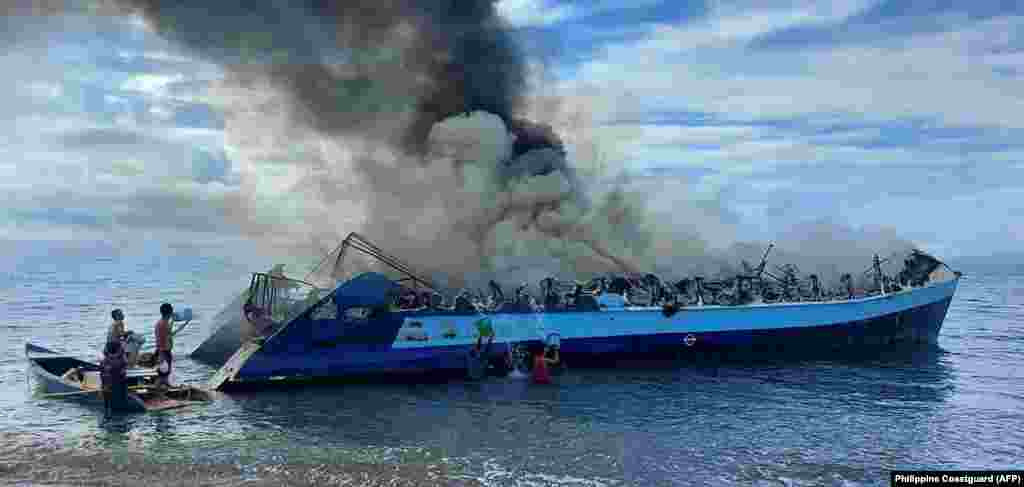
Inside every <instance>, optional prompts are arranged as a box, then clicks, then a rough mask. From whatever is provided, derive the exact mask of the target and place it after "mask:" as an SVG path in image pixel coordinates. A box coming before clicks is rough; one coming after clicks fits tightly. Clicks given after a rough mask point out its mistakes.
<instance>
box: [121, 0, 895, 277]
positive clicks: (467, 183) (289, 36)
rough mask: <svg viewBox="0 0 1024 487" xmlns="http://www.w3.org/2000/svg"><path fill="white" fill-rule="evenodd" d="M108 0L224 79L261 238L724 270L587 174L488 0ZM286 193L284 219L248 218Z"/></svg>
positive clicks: (580, 138)
mask: <svg viewBox="0 0 1024 487" xmlns="http://www.w3.org/2000/svg"><path fill="white" fill-rule="evenodd" d="M114 3H116V4H117V5H118V6H119V7H121V9H122V10H123V11H125V12H134V13H138V14H141V15H142V16H143V17H144V18H145V20H146V21H147V23H148V25H150V26H151V27H152V28H153V30H155V31H156V32H157V33H158V34H159V35H161V36H162V37H164V38H167V39H170V40H172V41H175V42H177V43H179V44H180V45H182V46H185V47H186V48H188V49H190V50H191V51H192V52H194V53H196V54H197V55H198V56H199V57H202V58H204V59H207V60H210V61H213V62H215V63H217V64H218V65H220V66H222V67H223V68H224V70H225V71H226V77H225V79H224V80H223V81H221V82H219V83H218V84H217V85H216V86H214V87H213V89H212V90H211V91H212V94H213V96H212V98H211V99H210V101H211V102H212V103H213V104H214V105H215V106H217V107H218V108H220V110H221V112H222V113H223V115H224V118H225V134H226V138H227V141H228V144H229V145H230V147H231V151H230V153H231V154H232V159H233V160H234V162H235V163H236V164H237V165H238V166H239V169H240V172H241V176H242V180H241V188H242V190H241V191H240V192H239V193H237V194H235V195H233V196H232V197H231V198H229V199H228V200H227V201H226V202H225V204H224V207H223V208H221V210H223V211H224V213H225V214H226V215H227V216H228V217H229V218H230V219H231V220H232V221H233V222H235V223H237V224H238V225H240V226H241V227H242V228H243V229H245V230H246V231H247V232H248V233H249V234H250V235H253V236H255V237H257V240H266V241H270V240H275V241H276V243H281V241H284V242H285V243H287V244H289V245H292V246H294V247H296V248H301V249H304V250H313V249H315V250H318V251H326V250H328V249H329V248H331V247H333V245H334V244H335V243H336V242H337V241H338V240H340V239H341V238H342V237H343V236H344V235H345V234H347V233H348V232H350V231H359V232H361V233H363V234H364V235H366V236H368V237H369V238H370V239H371V240H373V241H375V242H377V243H378V244H379V245H381V246H382V247H384V248H386V249H388V250H389V251H393V252H394V253H396V254H398V255H400V256H402V257H403V258H405V259H406V260H408V261H410V262H412V263H413V264H415V265H416V266H417V267H419V268H421V269H424V270H427V271H435V272H436V273H435V277H442V278H448V279H447V283H448V284H450V285H453V286H459V285H473V286H478V285H480V283H482V282H485V281H486V280H487V279H498V280H499V281H502V282H504V283H506V284H509V285H511V284H518V283H519V282H522V281H527V282H530V283H535V282H537V281H538V280H540V279H541V278H543V277H547V276H548V275H551V274H558V275H562V276H565V277H575V276H578V275H580V274H584V275H585V274H588V273H602V272H621V271H628V272H651V271H655V272H665V271H666V270H672V271H674V272H681V271H683V270H688V269H691V268H692V269H693V270H696V271H701V272H704V273H709V272H714V271H715V270H713V269H712V268H711V267H706V264H705V267H701V266H700V265H697V267H694V265H696V264H694V265H691V263H692V262H695V260H694V259H698V258H706V257H707V249H706V248H705V246H704V244H703V243H702V241H701V240H700V238H698V237H697V235H695V234H694V232H687V231H680V230H679V229H678V228H677V227H678V226H679V223H681V222H680V221H679V220H680V215H679V213H678V212H675V213H673V212H668V213H666V214H663V215H660V216H658V215H655V214H653V213H651V212H649V211H647V210H646V209H645V198H644V197H643V195H641V194H638V193H637V192H631V191H628V189H627V188H625V187H623V186H621V185H615V184H607V183H605V182H603V180H602V179H601V178H599V177H596V176H597V175H596V174H595V171H586V170H581V169H593V168H591V167H588V165H590V164H593V161H590V160H589V158H590V157H591V156H592V154H587V151H586V150H585V149H586V147H587V146H588V145H595V142H594V141H590V140H587V137H588V131H587V124H588V122H587V120H586V116H585V113H586V104H587V103H588V101H589V100H587V99H585V98H580V99H576V100H566V99H563V100H551V99H550V97H549V98H548V99H546V100H544V102H543V103H531V99H530V97H528V96H527V93H529V92H530V91H531V90H530V84H531V71H530V69H529V65H528V62H527V61H526V59H527V57H526V56H525V53H523V52H521V51H520V49H519V47H518V46H517V44H516V43H515V42H514V39H513V37H512V34H511V32H510V31H509V30H508V29H507V28H506V26H505V25H504V23H503V22H502V20H501V19H500V18H499V17H498V16H497V15H496V13H495V7H494V1H493V0H444V1H441V0H439V1H436V2H417V1H413V0H373V1H370V0H354V1H347V2H313V1H306V2H283V1H277V2H244V3H243V2H235V1H224V2H198V1H196V0H181V1H175V2H170V1H158V0H116V1H115V2H114ZM104 4H110V2H104ZM534 91H536V90H534ZM581 114H583V116H581ZM563 139H565V140H569V141H571V142H572V143H571V144H569V145H571V146H572V147H573V148H575V152H573V151H571V150H570V148H569V147H567V144H566V143H564V141H563ZM570 159H571V160H572V162H573V163H572V164H570V162H569V161H570ZM266 167H273V168H274V170H275V172H276V173H278V175H279V178H278V181H281V180H284V181H285V183H284V184H276V183H268V182H267V180H266V179H265V178H263V177H262V173H263V172H265V168H266ZM280 194H291V195H294V196H295V197H294V198H293V199H292V201H293V202H294V207H291V208H276V209H277V210H278V211H280V212H284V211H285V210H288V211H290V212H291V217H290V218H289V219H288V221H286V222H275V223H268V222H266V221H263V220H261V219H259V218H257V217H256V216H255V215H258V214H259V213H260V210H261V207H262V206H264V205H266V203H265V202H264V201H262V200H263V198H264V195H280ZM684 223H685V222H684ZM887 238H888V237H887ZM807 244H808V245H809V243H807ZM310 247H312V248H310ZM863 247H867V246H863ZM879 247H882V248H883V249H884V248H886V246H885V245H882V246H878V245H876V246H873V249H872V250H879V251H881V250H883V249H879ZM856 250H858V251H859V250H862V249H861V248H859V247H858V249H856ZM851 251H852V249H851ZM730 252H732V253H730V254H727V255H729V256H732V254H735V253H736V252H735V249H733V250H732V251H730ZM868 255H870V254H868ZM743 257H744V258H747V256H746V255H745V254H744V255H743ZM858 262H859V261H858ZM714 267H716V268H717V270H720V269H722V268H725V266H724V265H715V266H714Z"/></svg>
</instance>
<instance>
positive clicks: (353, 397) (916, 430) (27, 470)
mask: <svg viewBox="0 0 1024 487" xmlns="http://www.w3.org/2000/svg"><path fill="white" fill-rule="evenodd" d="M0 250H2V252H0V346H2V347H3V349H2V353H0V432H2V433H0V435H2V437H3V439H2V440H0V445H3V446H0V480H2V481H6V482H15V481H18V480H19V479H20V480H26V479H29V480H32V482H33V484H41V483H46V482H50V483H53V484H73V483H75V481H73V480H68V479H69V478H73V477H67V478H63V477H62V475H71V476H73V475H82V474H81V473H77V474H76V473H75V468H74V467H73V466H69V465H70V463H68V462H69V460H68V459H69V458H76V457H80V458H81V459H83V461H85V462H93V463H95V462H96V460H95V459H96V458H100V457H103V458H105V457H106V456H107V455H112V456H113V457H117V458H120V456H123V455H129V454H135V455H141V457H139V458H143V459H144V460H145V462H147V463H153V464H161V463H170V464H178V465H180V464H182V463H200V464H214V463H219V464H233V465H235V467H236V468H237V469H239V470H238V471H240V472H242V473H241V474H233V475H239V477H238V479H241V478H258V477H260V475H263V474H261V473H260V472H261V470H258V469H255V467H254V466H255V465H266V464H281V463H288V464H316V463H331V464H346V465H365V464H369V465H377V466H378V467H377V470H370V471H369V472H370V473H369V474H367V475H370V476H374V475H378V476H379V475H384V473H383V472H385V471H386V472H391V473H388V474H387V475H392V474H393V472H399V473H398V474H397V475H398V477H397V478H399V479H400V480H401V478H402V477H401V476H402V475H408V476H409V477H408V478H407V479H406V480H409V481H410V482H415V479H414V478H413V477H416V476H417V475H419V474H417V473H415V472H419V470H416V471H415V472H413V473H408V474H405V473H402V472H405V470H403V469H404V468H406V467H409V468H412V467H417V468H419V467H423V466H426V467H424V468H428V467H432V466H438V467H439V468H443V469H444V475H445V476H446V477H445V478H447V479H448V480H430V481H424V482H426V483H424V485H427V484H431V483H438V482H440V483H444V482H456V483H459V482H465V483H470V484H472V483H476V484H483V485H573V486H576V485H579V486H584V485H585V486H600V485H609V486H610V485H643V486H648V485H651V486H653V485H726V484H740V485H850V486H853V485H887V483H888V473H887V470H889V469H897V468H935V469H968V468H1011V467H1013V468H1024V463H1022V462H1024V460H1022V459H1024V275H997V274H991V273H989V274H972V273H971V270H970V269H962V270H964V271H965V272H966V277H965V279H964V280H963V282H962V286H961V288H960V290H959V291H958V293H957V295H956V298H955V299H954V301H953V304H952V306H951V308H950V310H949V315H948V317H947V319H946V322H945V325H944V326H943V329H942V334H941V337H940V340H939V348H938V349H937V350H922V351H920V352H915V353H904V354H900V355H898V356H888V357H880V358H878V359H876V360H870V361H849V360H837V361H815V362H798V363H786V364H761V365H728V366H721V367H700V366H689V367H684V368H679V369H675V370H664V369H662V370H617V371H612V370H605V371H581V370H574V371H572V373H571V375H570V376H568V377H565V380H564V381H562V383H561V384H560V385H559V386H558V387H550V388H537V387H529V385H528V384H527V383H525V382H524V381H521V380H515V379H492V380H490V381H488V382H484V383H459V382H454V383H449V384H428V385H346V386H330V387H315V388H308V389H287V390H269V391H264V392H259V393H246V394H236V395H231V396H227V397H225V398H224V399H223V400H221V401H218V402H216V403H212V404H210V405H206V406H200V407H193V408H190V409H187V410H180V411H176V412H170V413H166V414H152V415H138V416H130V417H123V418H115V419H112V420H104V419H103V418H102V412H101V411H97V410H95V409H91V408H89V407H86V406H82V405H79V404H77V403H74V402H69V401H60V400H44V399H39V398H35V397H33V396H31V395H30V394H29V389H28V387H29V384H26V373H25V361H24V356H23V347H24V344H25V342H26V341H33V342H35V343H38V344H42V345H45V346H50V347H51V348H55V349H58V350H61V351H67V352H70V353H73V354H76V355H81V356H84V357H96V355H97V354H98V351H99V346H100V343H101V342H102V340H103V337H104V334H105V333H106V328H107V324H108V322H109V312H110V310H111V309H112V308H113V307H121V308H123V309H124V310H125V313H126V315H127V323H128V325H129V326H128V327H129V329H133V330H136V331H141V332H144V333H145V334H146V336H147V339H148V341H149V343H148V344H147V346H151V344H152V324H153V322H154V321H155V320H156V318H157V309H158V306H159V304H160V303H161V302H163V301H169V302H171V303H174V304H175V305H178V306H179V307H181V306H191V307H192V308H193V309H194V310H195V311H196V312H197V313H198V314H199V316H200V318H202V317H207V318H208V317H212V316H213V315H214V314H215V313H216V312H217V311H219V310H220V308H221V307H222V306H223V305H224V304H225V303H226V301H227V300H228V299H230V298H231V297H232V296H233V295H234V293H237V292H238V291H240V290H241V289H242V288H243V287H244V286H246V285H247V284H248V279H249V275H248V273H249V272H250V271H254V270H261V269H265V268H268V267H269V266H270V264H272V262H269V261H262V260H259V259H256V258H248V259H246V258H240V257H237V256H234V257H230V258H229V257H227V255H229V253H228V252H220V254H221V255H220V256H210V255H204V254H203V253H202V252H203V251H200V250H197V249H188V248H178V249H170V248H157V247H151V248H139V249H136V250H131V251H121V250H117V249H114V248H111V247H109V246H105V245H98V246H97V245H83V244H71V245H69V244H54V243H34V244H31V245H29V244H24V243H4V244H0ZM208 331H209V330H208V329H206V328H205V327H204V326H203V323H202V321H201V319H200V320H198V321H197V322H194V323H193V325H191V326H190V327H189V328H188V329H186V330H185V331H184V332H183V333H182V335H180V336H179V338H178V339H177V340H176V355H178V357H179V358H178V362H177V367H178V371H177V375H178V378H179V379H181V380H188V381H196V382H199V381H205V380H206V378H208V377H209V376H210V374H212V372H213V371H212V370H211V369H209V368H207V367H205V366H202V365H200V364H197V363H194V362H191V361H190V360H188V359H187V358H186V357H185V355H186V354H187V353H188V352H190V351H191V350H193V349H194V348H195V346H197V345H198V344H199V343H200V342H201V341H202V340H203V338H205V336H206V333H208ZM33 465H34V466H33ZM83 468H84V467H83ZM295 468H298V467H295ZM353 468H355V467H353ZM53 469H57V470H56V471H58V472H63V473H61V474H58V475H52V474H47V472H49V471H53ZM47 475H49V476H47ZM88 475H89V476H90V477H89V478H91V479H95V478H103V479H106V480H108V481H110V482H114V481H115V480H116V479H118V478H120V477H118V476H121V475H126V474H124V473H123V472H122V471H121V470H117V469H116V468H114V467H110V469H108V471H100V472H99V473H96V472H92V473H89V474H88ZM153 475H157V476H159V475H166V474H159V473H154V474H153ZM210 475H212V474H210ZM97 476H98V477H97ZM156 478H157V480H161V481H166V482H172V481H174V480H176V479H177V478H176V477H174V476H173V475H171V476H165V477H156ZM424 478H428V477H424ZM178 480H180V479H178ZM207 480H209V479H207ZM236 480H237V479H236ZM150 481H151V482H152V479H150ZM190 482H191V481H190ZM190 482H187V483H190ZM156 483H160V482H156ZM364 483H365V482H364ZM400 484H401V483H397V484H396V485H400ZM357 485H358V483H357Z"/></svg>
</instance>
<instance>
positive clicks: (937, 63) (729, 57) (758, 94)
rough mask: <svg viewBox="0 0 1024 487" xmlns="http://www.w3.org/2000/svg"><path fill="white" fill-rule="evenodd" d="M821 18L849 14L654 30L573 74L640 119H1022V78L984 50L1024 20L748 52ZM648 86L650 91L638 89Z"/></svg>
mask: <svg viewBox="0 0 1024 487" xmlns="http://www.w3.org/2000/svg"><path fill="white" fill-rule="evenodd" d="M847 12H848V11H846V12H844V13H847ZM822 18H827V19H829V21H838V20H841V19H842V18H843V17H842V16H841V15H837V16H833V17H828V16H813V15H805V14H803V13H801V11H794V12H781V13H776V14H771V15H767V16H763V17H760V16H758V17H753V19H749V18H747V17H746V16H742V17H741V18H711V19H709V20H707V21H704V22H702V23H699V24H695V25H683V26H658V27H656V28H654V29H653V30H652V31H651V33H650V34H649V35H648V36H647V37H646V38H645V39H642V40H639V41H631V42H626V43H620V44H616V45H611V46H608V47H606V48H605V49H603V50H602V52H601V53H600V54H599V55H598V56H597V57H595V58H594V59H592V60H591V61H589V62H587V63H584V64H583V65H582V66H581V68H580V70H579V71H578V77H577V80H579V81H585V82H586V83H587V84H588V85H593V84H600V85H603V86H604V87H606V88H607V89H608V91H609V92H610V94H615V95H617V96H619V97H621V98H623V99H633V100H635V103H631V104H621V105H620V109H621V111H622V112H623V115H633V116H643V114H644V113H645V112H646V111H649V110H662V111H665V110H680V111H699V112H712V113H727V114H730V115H733V116H736V117H740V118H793V117H804V116H812V115H817V116H821V115H828V114H837V113H839V114H855V115H857V116H860V117H863V118H865V119H873V120H891V119H901V118H905V117H920V118H936V119H937V120H938V121H939V122H940V123H944V124H954V125H956V124H979V125H994V126H1007V127H1022V126H1024V85H1022V84H1021V83H1020V82H1019V80H1014V79H1010V78H1008V77H1007V76H1006V75H1005V74H1000V73H995V72H993V71H992V70H991V66H990V65H989V64H986V63H985V62H984V59H985V58H984V57H981V56H978V55H977V53H978V52H979V51H986V50H995V49H998V48H1000V47H1003V46H1004V44H1003V42H1002V40H1003V39H1004V38H1005V36H1006V35H1008V33H1009V32H1012V31H1015V30H1019V29H1020V28H1022V27H1024V17H1021V18H1009V19H999V20H993V21H989V22H984V23H980V24H975V25H969V26H965V27H961V28H960V29H958V30H956V31H954V32H951V33H942V34H920V35H916V36H913V37H911V38H909V39H899V40H896V41H891V42H890V43H889V44H886V45H873V46H852V47H849V46H840V47H836V48H832V49H824V48H822V49H813V50H812V49H808V50H798V51H782V50H750V49H748V48H747V41H749V40H751V39H753V38H754V37H756V36H757V35H761V34H766V33H769V32H774V31H777V30H780V29H783V28H788V27H795V26H800V25H805V23H807V22H822V21H823V20H821V19H822ZM705 51H706V52H705ZM1000 61H1001V62H1002V64H1001V66H1003V67H1006V66H1019V67H1024V65H1021V64H1015V63H1017V62H1018V61H1019V57H1010V56H1005V57H1003V58H1000ZM573 84H574V82H570V83H569V85H570V86H571V85H573ZM640 93H642V94H643V96H636V94H640ZM952 94H970V96H951V95H952Z"/></svg>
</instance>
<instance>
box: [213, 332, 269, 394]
mask: <svg viewBox="0 0 1024 487" xmlns="http://www.w3.org/2000/svg"><path fill="white" fill-rule="evenodd" d="M260 348H262V345H261V344H260V343H258V342H256V341H247V342H245V343H243V344H242V346H241V347H239V348H238V350H237V351H236V352H235V354H234V355H232V356H231V358H230V359H228V361H227V362H226V363H225V364H224V366H223V367H221V368H220V370H218V371H217V373H216V374H214V375H213V377H211V378H210V381H209V382H208V383H207V385H206V387H207V388H208V389H209V390H211V391H216V390H218V389H220V388H221V387H223V386H224V384H226V383H228V382H230V381H231V380H233V379H234V378H235V377H236V376H237V375H238V371H239V369H241V368H242V366H243V365H245V363H246V362H247V361H249V357H251V356H252V355H253V354H254V353H256V352H258V351H259V350H260Z"/></svg>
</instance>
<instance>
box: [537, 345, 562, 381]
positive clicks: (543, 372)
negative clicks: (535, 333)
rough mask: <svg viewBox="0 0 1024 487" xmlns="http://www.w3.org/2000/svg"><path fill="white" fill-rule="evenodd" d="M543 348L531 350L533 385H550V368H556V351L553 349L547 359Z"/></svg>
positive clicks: (540, 346)
mask: <svg viewBox="0 0 1024 487" xmlns="http://www.w3.org/2000/svg"><path fill="white" fill-rule="evenodd" d="M545 348H546V347H544V346H543V345H538V346H536V347H535V348H534V349H533V383H534V384H550V383H551V371H550V370H549V368H550V367H552V366H556V365H558V363H559V358H558V349H557V348H556V349H554V350H553V353H552V356H551V357H547V356H546V355H547V354H545V353H544V352H545Z"/></svg>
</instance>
